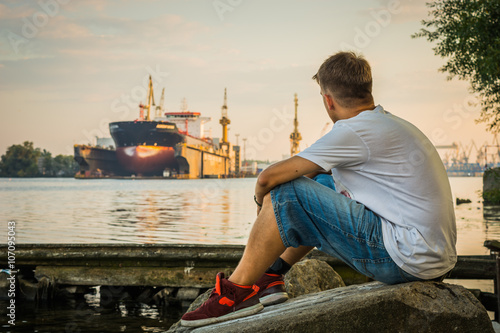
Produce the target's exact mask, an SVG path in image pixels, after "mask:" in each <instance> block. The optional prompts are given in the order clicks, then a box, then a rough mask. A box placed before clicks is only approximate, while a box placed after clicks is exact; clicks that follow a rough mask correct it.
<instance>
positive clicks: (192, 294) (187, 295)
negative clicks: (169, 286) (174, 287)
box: [177, 288, 200, 301]
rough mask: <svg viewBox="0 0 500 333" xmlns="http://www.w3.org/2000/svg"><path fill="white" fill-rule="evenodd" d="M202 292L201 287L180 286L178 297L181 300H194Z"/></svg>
mask: <svg viewBox="0 0 500 333" xmlns="http://www.w3.org/2000/svg"><path fill="white" fill-rule="evenodd" d="M199 294H200V288H179V291H178V292H177V299H178V300H180V301H193V300H195V299H196V298H197V297H198V295H199Z"/></svg>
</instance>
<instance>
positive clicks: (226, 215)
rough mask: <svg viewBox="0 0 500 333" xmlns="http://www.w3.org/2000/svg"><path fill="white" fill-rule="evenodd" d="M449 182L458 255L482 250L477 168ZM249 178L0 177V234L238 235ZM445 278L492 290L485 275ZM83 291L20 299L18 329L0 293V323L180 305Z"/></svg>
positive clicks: (48, 325) (170, 239) (150, 313)
mask: <svg viewBox="0 0 500 333" xmlns="http://www.w3.org/2000/svg"><path fill="white" fill-rule="evenodd" d="M450 184H451V187H452V192H453V195H454V198H461V199H470V200H471V201H472V202H471V203H467V204H461V205H458V206H456V210H455V211H456V216H457V230H458V244H457V249H458V253H459V255H485V254H488V251H487V250H486V249H485V248H484V247H483V242H484V241H485V240H486V239H500V222H499V221H497V219H496V218H487V219H485V218H484V217H483V205H482V201H481V195H480V192H481V189H482V178H480V177H451V178H450ZM254 186H255V179H252V178H247V179H225V180H216V179H200V180H145V179H144V180H141V179H133V180H132V179H126V180H118V179H93V180H80V179H68V178H36V179H8V178H0V243H6V242H7V230H8V229H7V222H8V221H15V223H16V242H17V243H141V244H153V243H171V244H172V243H174V244H175V243H191V244H245V243H246V240H247V238H248V234H249V231H250V228H251V226H252V223H253V221H254V219H255V214H256V207H255V204H254V202H253V193H254ZM0 268H3V267H0ZM448 282H450V283H456V284H462V285H464V286H466V287H468V288H480V289H481V290H483V291H489V292H492V291H493V290H492V289H493V286H492V282H490V281H477V280H471V281H465V280H450V281H448ZM87 296H88V297H87ZM87 296H86V297H87V299H85V300H82V301H80V302H77V303H74V302H73V303H71V304H65V305H62V306H61V305H51V306H47V305H45V306H35V305H34V304H25V305H23V306H20V307H19V308H18V314H17V318H16V322H17V324H18V325H16V326H18V327H16V330H13V329H12V328H7V326H6V325H5V324H6V319H5V318H6V317H5V316H4V315H3V313H4V308H5V307H4V303H1V302H0V306H1V309H0V315H1V316H2V318H0V323H1V324H2V325H3V326H2V327H3V328H2V331H6V332H21V331H22V332H115V331H116V332H161V331H164V330H166V329H167V328H168V327H169V326H170V323H171V322H172V321H173V320H175V319H176V318H177V317H178V315H179V313H165V310H164V309H162V308H161V307H156V306H154V305H153V306H148V305H145V304H127V303H122V304H120V306H119V307H118V308H117V309H114V310H113V311H103V309H100V308H99V301H98V300H96V296H95V295H87ZM89 314H90V317H89ZM43 318H45V319H43ZM89 318H93V319H92V320H89Z"/></svg>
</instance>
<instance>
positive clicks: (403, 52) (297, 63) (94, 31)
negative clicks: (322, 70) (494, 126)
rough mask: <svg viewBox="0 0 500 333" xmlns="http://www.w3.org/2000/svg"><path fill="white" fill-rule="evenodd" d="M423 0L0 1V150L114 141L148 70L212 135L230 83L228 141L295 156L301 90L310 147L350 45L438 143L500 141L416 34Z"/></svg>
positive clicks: (134, 113)
mask: <svg viewBox="0 0 500 333" xmlns="http://www.w3.org/2000/svg"><path fill="white" fill-rule="evenodd" d="M425 2H426V1H425V0H359V1H341V0H308V1H305V0H267V1H264V0H251V1H250V0H143V1H133V0H122V1H112V0H86V1H77V0H72V1H71V0H40V1H13V0H2V1H0V101H1V108H0V112H1V120H0V154H4V153H5V151H6V149H7V147H9V146H10V145H13V144H21V143H22V142H24V141H33V142H34V145H35V147H40V148H42V149H47V150H48V151H50V152H51V153H52V154H53V155H57V154H68V155H72V154H73V145H74V144H86V143H91V144H92V143H95V136H99V137H103V136H104V137H105V136H109V130H108V124H109V122H112V121H123V120H134V119H136V118H138V116H139V108H138V104H139V103H141V102H146V89H147V78H148V76H149V75H152V78H153V84H154V89H155V99H156V101H159V100H160V95H161V90H162V89H163V88H165V102H164V107H165V109H166V111H167V112H175V111H179V110H180V107H181V101H182V100H183V98H186V101H187V104H188V108H189V110H190V111H194V112H201V113H202V115H203V116H207V117H211V118H212V121H211V122H209V123H208V124H206V125H205V127H206V128H208V129H210V131H211V135H212V136H213V137H220V136H221V133H222V129H221V127H220V125H219V119H220V117H221V106H222V104H223V96H224V88H227V94H228V116H229V118H230V120H231V125H230V127H229V139H230V141H232V143H233V144H236V143H237V141H238V143H239V144H240V145H242V146H243V139H246V140H245V152H244V154H245V155H246V158H255V159H261V160H266V159H268V160H279V159H281V158H282V156H283V155H286V154H289V152H290V140H289V136H290V133H291V132H292V130H293V113H294V94H295V93H296V94H297V95H298V119H299V131H300V133H301V134H302V138H303V140H302V141H301V143H300V148H301V149H302V150H303V149H305V148H306V147H307V146H310V145H311V144H312V143H314V142H315V141H316V140H317V139H318V138H319V137H320V136H321V135H322V134H324V133H326V131H328V130H329V129H330V128H331V126H332V123H331V120H330V119H329V118H328V117H327V114H326V111H325V110H324V106H323V103H322V100H321V96H320V95H319V87H318V85H317V83H316V82H315V81H313V80H312V79H311V77H312V76H313V75H314V74H315V73H316V72H317V70H318V68H319V66H320V65H321V63H322V62H323V61H324V60H325V59H326V58H328V57H329V56H330V55H332V54H334V53H336V52H338V51H346V50H353V51H356V52H358V53H361V54H362V55H363V56H364V57H365V58H366V59H367V60H368V61H369V62H370V64H371V67H372V72H373V93H374V97H375V103H376V104H380V105H382V106H383V107H384V108H385V109H386V110H388V111H390V112H391V113H393V114H395V115H397V116H399V117H402V118H404V119H406V120H408V121H410V122H412V123H413V124H415V125H416V126H417V127H418V128H420V129H421V130H422V131H423V132H424V133H425V134H426V135H427V136H428V137H429V138H430V139H431V141H432V142H433V143H434V144H435V145H438V146H440V145H450V144H452V143H453V142H456V143H461V144H462V145H463V147H464V149H465V150H467V148H468V147H469V146H470V144H471V142H472V140H474V142H475V143H476V145H478V146H480V145H482V144H484V142H486V141H487V142H488V143H490V144H491V142H492V140H493V136H492V135H491V134H490V133H488V132H487V131H486V125H485V124H484V123H480V124H477V123H476V122H475V119H477V118H478V116H479V107H478V106H477V105H474V104H477V100H476V99H475V97H474V96H473V95H471V94H470V92H469V90H468V86H469V84H468V83H467V82H465V81H458V80H457V79H453V80H451V81H450V80H447V75H446V74H445V73H441V72H439V71H438V69H439V68H440V67H441V66H442V65H444V64H445V61H446V59H442V58H439V57H438V56H435V55H434V52H433V50H432V47H433V46H434V45H433V44H431V43H429V42H428V41H426V40H425V39H423V38H417V39H412V38H411V35H412V34H413V33H415V32H417V31H418V30H419V29H420V28H421V20H422V19H426V18H427V17H428V16H427V15H428V8H427V7H426V6H425ZM207 134H209V133H207ZM472 154H473V155H474V154H475V152H474V150H472ZM471 158H473V157H471ZM474 159H475V158H474Z"/></svg>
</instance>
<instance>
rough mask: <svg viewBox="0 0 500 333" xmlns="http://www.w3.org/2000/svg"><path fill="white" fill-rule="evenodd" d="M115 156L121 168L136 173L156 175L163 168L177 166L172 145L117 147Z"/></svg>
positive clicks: (161, 171)
mask: <svg viewBox="0 0 500 333" xmlns="http://www.w3.org/2000/svg"><path fill="white" fill-rule="evenodd" d="M116 157H117V159H118V162H119V163H120V165H121V166H122V168H124V169H125V170H127V171H128V172H130V173H133V174H136V175H158V174H161V173H163V170H165V169H175V168H176V167H177V166H176V160H175V156H174V148H173V147H162V146H146V145H138V146H129V147H118V148H116Z"/></svg>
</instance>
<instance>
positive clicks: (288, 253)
mask: <svg viewBox="0 0 500 333" xmlns="http://www.w3.org/2000/svg"><path fill="white" fill-rule="evenodd" d="M312 249H314V246H302V245H301V246H299V247H289V248H287V249H286V250H285V252H283V254H282V255H280V257H281V259H283V260H284V261H286V263H287V264H289V265H290V266H292V265H294V264H295V263H297V262H299V261H300V259H302V258H304V256H305V255H306V254H308V253H309V252H311V251H312Z"/></svg>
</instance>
